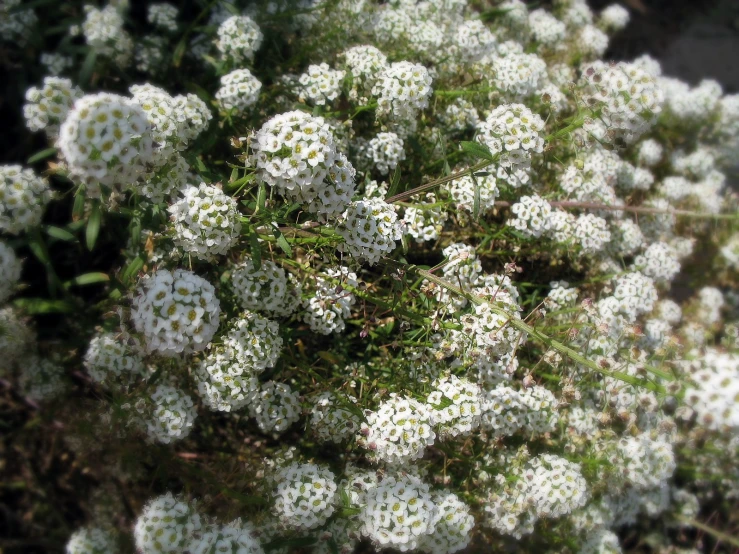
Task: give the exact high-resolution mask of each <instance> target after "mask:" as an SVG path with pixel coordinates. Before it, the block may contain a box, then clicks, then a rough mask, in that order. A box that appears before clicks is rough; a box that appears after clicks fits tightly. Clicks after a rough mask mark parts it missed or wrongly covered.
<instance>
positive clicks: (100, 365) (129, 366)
mask: <svg viewBox="0 0 739 554" xmlns="http://www.w3.org/2000/svg"><path fill="white" fill-rule="evenodd" d="M83 363H84V365H85V369H86V370H87V373H88V374H89V375H90V377H92V379H93V381H96V382H97V383H103V384H107V385H113V384H116V385H126V384H128V383H130V382H132V381H133V380H134V379H135V378H136V377H138V376H139V375H141V374H143V373H144V364H143V362H142V360H141V358H139V356H138V355H137V354H136V352H134V351H133V349H131V348H130V347H129V346H128V344H126V342H125V339H123V338H122V337H117V336H116V335H115V334H113V333H103V334H100V335H97V336H95V337H93V339H92V340H91V341H90V346H88V347H87V352H86V353H85V358H84V360H83Z"/></svg>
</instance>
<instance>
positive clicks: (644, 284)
mask: <svg viewBox="0 0 739 554" xmlns="http://www.w3.org/2000/svg"><path fill="white" fill-rule="evenodd" d="M613 296H614V297H615V298H616V300H618V303H619V306H620V310H621V311H622V312H623V314H624V315H625V316H626V317H628V318H629V319H630V320H631V321H635V320H636V318H637V316H639V315H641V314H647V313H649V312H651V311H652V309H653V308H654V305H655V303H656V302H657V299H658V298H657V289H656V288H655V286H654V281H652V279H650V278H649V277H647V276H646V275H644V274H642V273H640V272H638V271H634V272H632V273H626V274H625V275H622V276H620V277H617V278H616V283H615V286H614V290H613Z"/></svg>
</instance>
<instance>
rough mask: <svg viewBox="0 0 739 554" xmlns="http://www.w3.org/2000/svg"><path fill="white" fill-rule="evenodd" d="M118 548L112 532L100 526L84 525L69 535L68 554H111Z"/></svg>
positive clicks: (66, 549) (66, 548)
mask: <svg viewBox="0 0 739 554" xmlns="http://www.w3.org/2000/svg"><path fill="white" fill-rule="evenodd" d="M116 550H118V548H117V545H116V541H115V538H114V537H113V535H112V534H111V533H109V532H108V531H105V530H103V529H100V528H99V527H83V528H82V529H78V530H77V531H75V532H74V533H72V536H71V537H69V541H68V542H67V546H66V547H65V551H66V554H110V552H115V551H116Z"/></svg>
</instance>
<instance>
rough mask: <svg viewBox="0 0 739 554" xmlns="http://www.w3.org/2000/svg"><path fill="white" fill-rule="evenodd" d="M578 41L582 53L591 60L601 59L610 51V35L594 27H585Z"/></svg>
mask: <svg viewBox="0 0 739 554" xmlns="http://www.w3.org/2000/svg"><path fill="white" fill-rule="evenodd" d="M577 41H578V47H579V48H580V51H581V52H582V53H583V54H585V55H586V56H589V57H590V58H600V57H601V56H602V55H603V54H605V53H606V50H607V49H608V35H607V34H605V33H604V32H603V31H601V30H600V29H598V27H595V26H594V25H585V26H584V27H583V28H582V29H581V30H580V32H579V34H578V36H577Z"/></svg>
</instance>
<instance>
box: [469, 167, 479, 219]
mask: <svg viewBox="0 0 739 554" xmlns="http://www.w3.org/2000/svg"><path fill="white" fill-rule="evenodd" d="M470 177H472V182H473V183H474V185H475V195H474V199H473V201H472V218H473V219H474V220H475V221H477V220H478V219H480V183H478V182H477V177H475V174H474V172H473V173H470Z"/></svg>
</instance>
